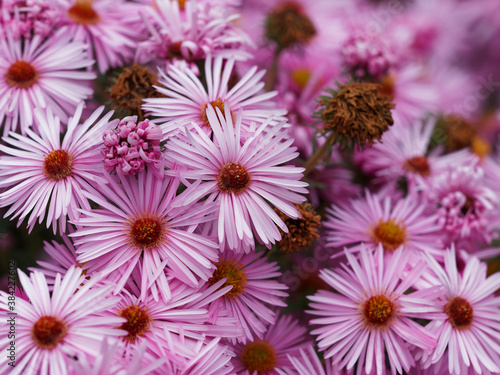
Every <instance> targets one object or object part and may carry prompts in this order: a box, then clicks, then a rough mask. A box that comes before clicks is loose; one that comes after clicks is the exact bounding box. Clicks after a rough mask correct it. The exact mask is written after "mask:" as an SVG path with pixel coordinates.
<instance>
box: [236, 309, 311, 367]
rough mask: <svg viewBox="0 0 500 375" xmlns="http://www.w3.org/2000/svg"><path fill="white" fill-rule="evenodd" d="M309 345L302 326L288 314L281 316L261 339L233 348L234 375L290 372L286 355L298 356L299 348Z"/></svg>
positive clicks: (308, 339) (289, 364)
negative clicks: (234, 355)
mask: <svg viewBox="0 0 500 375" xmlns="http://www.w3.org/2000/svg"><path fill="white" fill-rule="evenodd" d="M310 345H311V340H310V338H309V335H308V333H307V330H306V328H305V327H302V326H300V325H299V324H298V322H297V321H296V320H294V319H293V318H292V317H291V316H288V315H281V316H280V317H279V318H278V319H277V321H276V323H275V324H273V325H271V326H270V327H269V328H268V330H267V332H266V333H265V334H264V337H263V338H262V339H255V340H254V341H248V342H247V343H246V344H237V345H235V346H234V347H233V349H234V352H235V354H236V357H235V358H234V359H233V365H234V370H235V372H236V374H238V375H268V374H269V375H270V374H275V373H277V372H278V371H279V370H281V371H284V372H285V373H286V374H293V373H294V372H293V370H292V367H293V366H292V364H291V363H290V360H289V358H288V356H298V355H299V354H300V350H301V349H305V348H307V347H309V346H310Z"/></svg>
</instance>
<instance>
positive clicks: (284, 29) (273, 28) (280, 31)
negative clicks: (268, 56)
mask: <svg viewBox="0 0 500 375" xmlns="http://www.w3.org/2000/svg"><path fill="white" fill-rule="evenodd" d="M315 35H316V28H315V27H314V24H313V23H312V22H311V20H310V19H309V17H307V16H306V15H305V14H304V12H303V11H302V9H301V8H300V6H299V5H298V4H295V3H293V2H290V3H285V4H282V5H281V6H280V7H279V8H277V9H275V10H273V11H272V12H271V13H269V15H268V16H267V19H266V37H267V39H268V40H271V41H273V42H276V44H277V45H278V48H279V49H285V48H289V47H292V46H294V45H299V44H305V43H308V42H309V41H310V40H311V39H312V38H313V37H314V36H315Z"/></svg>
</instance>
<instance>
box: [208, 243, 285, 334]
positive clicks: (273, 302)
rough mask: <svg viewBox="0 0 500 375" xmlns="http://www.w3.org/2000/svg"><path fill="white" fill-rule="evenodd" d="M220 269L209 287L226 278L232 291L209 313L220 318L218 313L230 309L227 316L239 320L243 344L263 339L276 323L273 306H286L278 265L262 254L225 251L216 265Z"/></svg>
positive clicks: (214, 274)
mask: <svg viewBox="0 0 500 375" xmlns="http://www.w3.org/2000/svg"><path fill="white" fill-rule="evenodd" d="M215 266H216V267H217V268H216V270H215V271H214V273H213V275H212V277H211V278H210V279H209V280H208V283H209V284H211V285H212V284H215V283H217V282H219V281H220V280H222V279H225V281H224V284H223V285H225V286H229V285H232V289H231V290H230V291H229V292H227V293H226V294H224V295H223V296H222V297H221V298H219V299H218V300H216V301H214V302H212V304H211V305H210V307H209V312H210V313H211V314H215V318H217V315H218V310H219V309H221V308H222V309H224V310H227V314H228V316H231V317H234V318H236V319H237V320H238V322H239V324H240V325H241V327H242V328H243V331H244V336H242V337H240V338H239V341H240V342H246V340H247V339H249V340H250V341H253V340H254V336H256V337H255V338H260V339H261V338H262V337H263V335H264V332H265V331H266V329H267V326H268V325H269V324H274V323H275V321H276V316H275V313H274V311H273V310H272V309H271V307H274V306H279V307H285V306H286V303H284V302H283V299H284V298H285V297H286V296H287V295H288V294H287V293H286V292H284V291H283V290H285V289H287V287H286V285H284V284H281V283H279V282H278V281H277V280H276V279H277V278H278V277H280V276H281V272H279V266H278V265H277V263H276V262H272V263H268V262H267V258H266V257H265V256H263V253H262V252H261V253H250V254H246V255H243V254H241V253H240V254H234V253H232V252H231V251H227V252H225V253H224V254H223V255H221V257H220V258H219V261H218V262H217V263H216V264H215Z"/></svg>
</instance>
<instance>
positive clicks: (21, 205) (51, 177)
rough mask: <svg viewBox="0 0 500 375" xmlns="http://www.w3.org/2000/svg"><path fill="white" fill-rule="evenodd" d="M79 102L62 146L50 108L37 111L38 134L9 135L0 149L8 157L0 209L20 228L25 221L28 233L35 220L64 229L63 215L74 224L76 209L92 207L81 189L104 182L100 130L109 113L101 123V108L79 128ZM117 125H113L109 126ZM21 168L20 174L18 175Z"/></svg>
mask: <svg viewBox="0 0 500 375" xmlns="http://www.w3.org/2000/svg"><path fill="white" fill-rule="evenodd" d="M82 110H83V103H81V104H80V105H79V106H78V108H77V109H76V112H75V114H74V116H73V117H71V119H70V120H69V123H68V127H67V131H66V134H65V135H64V138H63V140H62V142H61V140H60V131H61V121H60V120H59V118H58V117H56V116H54V114H53V113H52V111H51V110H50V109H47V111H46V112H43V111H41V110H38V109H36V110H35V119H36V123H37V127H38V131H39V135H38V134H36V133H35V132H34V131H33V130H31V129H27V130H26V133H27V135H26V136H23V135H20V134H17V133H13V132H11V133H10V135H9V137H6V138H4V141H5V143H6V144H7V145H0V150H1V151H3V152H4V153H5V154H6V155H2V156H0V161H1V163H0V176H1V177H2V179H1V181H0V187H2V188H4V189H5V191H4V192H2V193H1V194H0V206H2V207H6V206H10V208H9V210H8V211H7V213H6V214H5V216H11V215H13V216H12V218H17V217H19V221H18V226H19V225H20V224H21V222H22V221H23V220H24V219H25V218H26V217H28V222H27V226H28V229H29V230H30V231H31V230H32V229H33V227H34V225H35V223H36V220H37V219H38V221H39V223H41V222H42V221H43V220H44V219H45V220H46V224H47V228H48V227H49V226H50V225H52V227H53V229H54V233H55V232H56V230H57V227H58V226H57V224H59V230H60V232H61V233H63V232H64V231H65V228H66V220H67V217H68V218H69V219H70V220H74V219H76V218H77V217H78V216H79V213H78V211H77V210H78V209H79V208H86V209H90V204H89V202H88V200H87V198H85V197H84V195H83V191H85V190H87V191H93V187H92V184H93V183H94V182H95V181H97V180H102V173H101V169H102V167H101V156H100V153H99V150H97V149H96V147H95V146H96V145H98V144H99V143H100V138H101V134H102V131H103V128H104V127H105V126H107V125H108V121H109V119H110V117H111V116H112V114H113V112H109V113H107V114H106V115H105V116H103V117H102V118H101V119H99V116H100V115H101V114H102V112H103V110H104V106H103V107H100V108H98V109H97V110H96V111H95V112H94V113H93V114H92V115H91V116H90V117H89V118H88V119H87V120H85V121H84V122H83V124H80V117H81V115H82ZM114 122H115V121H114V120H113V121H111V124H113V123H114ZM19 167H21V168H22V171H19V169H18V168H19Z"/></svg>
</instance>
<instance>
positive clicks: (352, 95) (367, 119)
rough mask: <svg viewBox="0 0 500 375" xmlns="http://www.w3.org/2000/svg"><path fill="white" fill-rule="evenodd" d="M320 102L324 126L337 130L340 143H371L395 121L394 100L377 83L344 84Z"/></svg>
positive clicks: (333, 130)
mask: <svg viewBox="0 0 500 375" xmlns="http://www.w3.org/2000/svg"><path fill="white" fill-rule="evenodd" d="M319 105H320V106H321V107H323V108H322V109H321V110H320V113H321V118H322V120H323V124H324V129H325V130H329V131H332V132H334V134H335V135H336V138H337V139H338V140H339V141H340V142H341V143H344V142H346V143H350V144H352V143H356V144H357V145H359V146H364V145H365V144H366V143H369V144H370V145H372V144H373V143H374V141H375V140H376V139H377V140H380V138H381V137H382V134H383V133H384V132H385V131H387V130H388V129H389V126H390V125H392V124H393V123H394V121H393V119H392V115H391V109H393V108H394V104H393V103H392V102H391V100H390V99H389V98H388V97H387V96H385V95H383V94H381V93H380V85H379V84H376V83H352V84H350V85H341V86H340V90H339V91H338V92H337V94H336V95H335V96H333V97H332V98H321V99H320V101H319Z"/></svg>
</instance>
